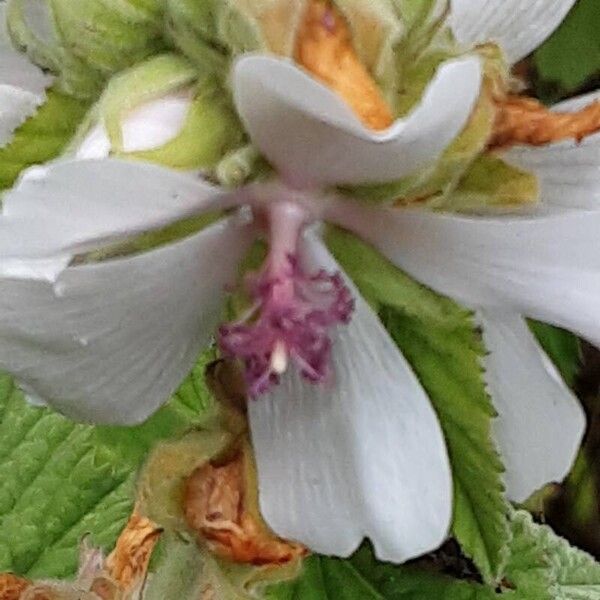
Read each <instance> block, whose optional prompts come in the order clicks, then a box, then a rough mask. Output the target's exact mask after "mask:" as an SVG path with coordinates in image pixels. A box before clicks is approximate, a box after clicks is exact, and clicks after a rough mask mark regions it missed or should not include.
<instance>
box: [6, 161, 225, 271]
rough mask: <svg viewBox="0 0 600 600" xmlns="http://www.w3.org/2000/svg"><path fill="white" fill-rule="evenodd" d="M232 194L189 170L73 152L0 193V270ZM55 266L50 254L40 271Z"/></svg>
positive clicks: (107, 239)
mask: <svg viewBox="0 0 600 600" xmlns="http://www.w3.org/2000/svg"><path fill="white" fill-rule="evenodd" d="M231 202H233V199H232V198H231V196H228V195H226V194H224V193H223V192H221V191H220V190H219V189H218V188H215V187H213V186H211V185H208V184H207V183H204V182H202V181H200V180H199V179H197V178H195V177H193V176H192V175H188V174H181V173H177V172H175V171H172V170H170V169H164V168H161V167H158V166H155V165H150V164H145V163H140V162H126V161H119V160H113V159H105V160H90V161H76V160H74V161H68V162H60V163H54V164H51V165H49V166H46V167H35V168H33V169H30V170H29V171H27V172H26V173H25V176H24V177H23V179H22V180H21V181H20V183H19V184H18V185H17V186H16V187H15V188H14V189H13V190H12V191H11V192H9V193H8V194H7V195H6V197H5V200H4V210H3V213H2V216H0V273H4V274H11V275H12V276H15V277H16V276H20V275H19V267H20V266H23V265H24V269H25V270H24V271H23V273H24V275H25V276H34V275H35V273H34V272H32V271H28V270H27V269H29V268H30V267H31V266H32V264H35V265H39V264H43V263H44V260H45V259H48V258H54V257H62V258H63V259H64V257H65V256H67V257H68V256H70V255H71V254H75V253H78V252H82V251H85V250H91V249H95V248H98V247H102V246H106V245H109V244H111V243H114V242H117V241H119V240H122V239H124V238H128V237H131V236H133V235H135V234H138V233H141V232H144V231H147V230H152V229H157V228H160V227H163V226H166V225H168V224H170V223H172V222H175V221H177V220H180V219H183V218H185V217H188V216H190V215H194V214H196V213H199V212H203V211H207V210H212V209H216V208H221V207H225V206H228V205H230V204H231ZM29 259H37V260H36V262H35V263H30V262H29ZM40 260H41V263H40ZM58 268H59V271H60V270H61V268H60V266H59V267H58ZM42 271H43V270H42ZM56 274H57V273H56V271H55V269H54V268H52V262H51V261H50V263H49V271H47V272H45V273H44V272H42V273H41V276H42V277H44V276H47V277H54V276H56Z"/></svg>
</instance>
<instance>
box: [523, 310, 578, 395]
mask: <svg viewBox="0 0 600 600" xmlns="http://www.w3.org/2000/svg"><path fill="white" fill-rule="evenodd" d="M529 327H530V328H531V331H532V332H533V333H534V335H535V337H536V338H537V339H538V341H539V342H540V344H541V345H542V347H543V348H544V350H545V351H546V354H547V355H548V356H549V357H550V359H551V360H552V362H553V363H554V364H555V365H556V367H557V369H558V370H559V371H560V374H561V375H562V376H563V379H564V380H565V381H566V382H567V384H568V385H570V386H571V387H572V386H573V385H574V384H575V379H576V378H577V375H578V374H579V369H580V367H581V343H580V342H579V339H578V338H577V336H576V335H573V334H572V333H571V332H569V331H566V330H564V329H559V328H558V327H553V326H552V325H547V324H546V323H540V322H539V321H529Z"/></svg>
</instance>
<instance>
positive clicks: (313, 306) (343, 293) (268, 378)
mask: <svg viewBox="0 0 600 600" xmlns="http://www.w3.org/2000/svg"><path fill="white" fill-rule="evenodd" d="M268 217H269V232H270V247H269V255H268V257H267V260H266V262H265V264H264V266H263V269H262V271H261V272H260V273H259V274H258V276H256V275H254V276H249V277H247V280H246V285H247V286H248V290H249V292H250V294H251V296H252V298H253V300H254V303H253V304H254V306H253V309H254V310H253V311H252V313H247V315H246V318H244V319H242V320H240V321H237V322H235V323H229V324H227V325H223V326H222V327H221V329H220V332H219V333H220V336H219V341H220V346H221V349H222V350H223V352H224V353H225V354H226V355H228V356H230V357H234V358H239V359H241V360H242V361H243V362H244V364H245V367H246V381H247V384H248V391H249V393H250V395H251V396H252V397H256V396H258V395H260V394H263V393H265V392H266V391H268V390H269V389H270V388H271V387H272V386H273V385H275V384H277V383H279V378H280V376H281V375H282V374H283V373H284V372H285V370H286V369H287V366H288V363H289V362H290V360H291V361H292V362H293V363H294V364H295V365H296V366H297V368H298V369H299V370H300V373H301V374H302V375H303V376H304V377H305V378H306V379H307V380H309V381H311V382H314V383H321V382H324V381H326V380H327V379H328V378H329V377H330V375H331V360H330V359H331V346H332V342H331V338H330V330H331V328H332V327H335V326H336V325H339V324H345V323H348V322H349V321H350V318H351V314H352V310H353V308H354V301H353V299H352V295H351V293H350V290H349V289H348V288H347V287H346V285H345V284H344V282H343V279H342V277H341V275H340V274H339V273H335V274H328V273H326V272H325V271H319V272H318V273H315V274H307V273H305V272H304V271H303V269H302V268H301V266H300V264H299V261H298V252H297V247H298V242H299V239H300V234H301V233H302V230H303V229H304V227H305V226H306V225H307V224H308V219H307V213H306V211H305V210H304V209H302V208H301V207H300V206H298V205H297V204H294V203H291V202H287V203H286V202H277V203H274V204H273V205H271V206H270V207H269V209H268ZM256 307H258V308H256ZM250 314H251V315H252V316H250ZM249 317H250V318H249Z"/></svg>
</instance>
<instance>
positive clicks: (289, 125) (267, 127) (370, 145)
mask: <svg viewBox="0 0 600 600" xmlns="http://www.w3.org/2000/svg"><path fill="white" fill-rule="evenodd" d="M480 84H481V65H480V63H479V59H478V58H475V57H469V58H463V59H460V60H454V61H449V62H447V63H445V64H444V65H442V66H441V67H440V68H439V70H438V72H437V74H436V76H435V78H434V80H433V82H432V83H431V84H430V85H429V87H428V89H427V90H426V92H425V94H424V96H423V99H422V101H421V103H420V104H419V105H418V107H417V108H416V109H415V110H414V111H413V112H412V113H411V114H410V115H409V116H408V117H407V118H406V119H402V120H399V121H396V123H394V125H393V126H392V127H390V128H389V129H388V130H386V131H383V132H374V131H371V130H369V129H367V128H366V127H365V126H364V125H362V123H361V122H360V121H359V120H358V118H357V117H356V116H355V115H354V113H353V112H352V111H351V109H350V107H349V106H348V105H347V104H345V103H344V101H343V100H342V99H341V98H340V97H338V96H337V95H336V94H335V93H334V92H332V91H331V90H329V89H328V88H327V87H325V86H324V85H322V84H321V83H319V82H317V81H316V80H315V79H313V78H312V77H310V76H309V75H308V74H306V73H305V72H304V71H302V70H300V69H299V68H297V67H295V66H294V65H293V64H292V63H290V62H288V61H285V60H283V59H278V58H273V57H267V56H246V57H243V58H241V59H239V60H238V61H237V63H236V64H235V68H234V99H235V103H236V106H237V109H238V112H239V114H240V116H241V118H242V120H243V121H244V124H245V126H246V130H247V131H248V133H249V134H250V137H251V138H252V140H253V142H254V143H255V144H256V145H257V146H258V148H260V150H261V151H262V152H263V153H264V155H265V156H266V157H267V159H268V160H269V161H271V163H272V164H273V165H274V166H275V167H276V168H277V169H278V170H279V172H280V174H281V175H282V176H284V177H286V178H287V179H288V180H290V181H291V182H292V183H294V184H295V185H299V186H304V187H310V186H312V185H317V184H358V183H368V182H384V181H390V180H395V179H399V178H400V177H402V176H404V175H407V174H409V173H411V172H412V171H414V170H416V169H418V168H420V167H423V166H425V165H427V164H430V163H432V162H433V161H435V159H436V158H437V157H438V156H439V155H440V154H441V153H442V152H443V150H444V149H445V148H446V146H448V144H449V143H450V142H451V141H452V140H453V139H454V138H455V137H456V135H457V134H458V133H459V132H460V131H461V129H462V128H463V126H464V125H465V123H466V121H467V119H468V118H469V115H470V114H471V110H472V108H473V105H474V103H475V101H476V100H477V97H478V95H479V90H480Z"/></svg>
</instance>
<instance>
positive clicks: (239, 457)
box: [184, 451, 306, 565]
mask: <svg viewBox="0 0 600 600" xmlns="http://www.w3.org/2000/svg"><path fill="white" fill-rule="evenodd" d="M246 474H247V469H246V464H245V456H244V453H243V452H241V451H240V452H239V453H237V454H236V455H235V456H234V457H233V458H231V459H230V460H229V461H228V462H226V463H225V464H221V465H218V464H211V463H209V464H206V465H204V466H202V467H200V468H198V469H196V471H194V473H193V474H192V475H191V476H190V478H189V479H188V481H187V484H186V490H185V496H184V510H185V516H186V521H187V523H188V525H189V527H190V528H191V529H193V530H194V531H196V532H197V533H198V534H199V535H200V536H201V537H202V538H203V539H205V540H206V541H207V542H208V543H209V546H210V548H211V550H212V551H213V552H215V554H217V555H219V556H221V557H223V558H227V559H229V560H232V561H234V562H239V563H246V564H253V565H270V564H284V563H288V562H290V561H292V560H294V559H295V558H298V557H299V556H303V555H304V554H306V550H305V548H303V547H302V546H300V545H298V544H293V543H291V542H287V541H285V540H282V539H281V538H278V537H277V536H275V535H274V534H272V533H271V532H270V531H269V529H268V528H267V526H266V525H265V524H264V523H263V522H262V520H261V519H260V517H259V516H258V515H257V514H256V513H255V512H254V511H253V510H252V507H251V504H252V503H251V501H250V493H249V490H248V486H249V483H248V481H247V476H246Z"/></svg>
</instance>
